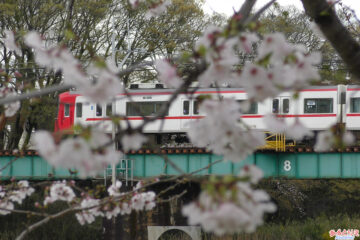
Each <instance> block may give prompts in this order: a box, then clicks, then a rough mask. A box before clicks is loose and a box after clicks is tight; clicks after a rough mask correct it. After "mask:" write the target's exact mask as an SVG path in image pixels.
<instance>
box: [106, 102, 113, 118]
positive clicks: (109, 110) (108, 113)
mask: <svg viewBox="0 0 360 240" xmlns="http://www.w3.org/2000/svg"><path fill="white" fill-rule="evenodd" d="M111 115H112V104H111V103H109V104H106V116H111Z"/></svg>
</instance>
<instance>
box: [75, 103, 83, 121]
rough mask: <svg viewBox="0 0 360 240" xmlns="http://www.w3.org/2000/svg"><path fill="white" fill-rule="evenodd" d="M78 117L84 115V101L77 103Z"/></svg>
mask: <svg viewBox="0 0 360 240" xmlns="http://www.w3.org/2000/svg"><path fill="white" fill-rule="evenodd" d="M76 117H77V118H81V117H82V103H76Z"/></svg>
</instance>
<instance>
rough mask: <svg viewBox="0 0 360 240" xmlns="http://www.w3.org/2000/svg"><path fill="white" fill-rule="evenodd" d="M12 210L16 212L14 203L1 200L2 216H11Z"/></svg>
mask: <svg viewBox="0 0 360 240" xmlns="http://www.w3.org/2000/svg"><path fill="white" fill-rule="evenodd" d="M11 210H14V204H13V203H12V202H10V201H1V200H0V215H7V214H10V213H11Z"/></svg>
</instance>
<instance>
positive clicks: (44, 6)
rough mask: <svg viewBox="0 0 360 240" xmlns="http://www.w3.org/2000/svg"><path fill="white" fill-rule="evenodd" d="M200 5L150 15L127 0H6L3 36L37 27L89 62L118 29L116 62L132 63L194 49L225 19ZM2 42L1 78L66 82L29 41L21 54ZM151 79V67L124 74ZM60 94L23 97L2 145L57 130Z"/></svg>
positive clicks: (30, 83)
mask: <svg viewBox="0 0 360 240" xmlns="http://www.w3.org/2000/svg"><path fill="white" fill-rule="evenodd" d="M201 5H202V1H198V0H187V1H185V2H184V1H180V0H175V1H174V5H173V6H172V7H171V8H170V9H169V14H168V15H164V16H162V17H160V18H157V19H147V18H146V17H145V12H146V9H144V8H143V9H138V10H136V11H134V10H133V9H132V7H131V6H130V5H129V3H128V2H127V1H126V0H100V1H98V0H91V1H88V0H70V1H68V0H58V1H51V2H49V1H45V0H38V1H26V0H3V1H2V2H0V20H1V23H0V36H1V37H4V30H5V29H11V30H12V31H15V32H16V33H17V34H18V35H17V36H21V35H22V34H24V33H26V32H28V31H37V32H39V33H40V34H42V35H43V36H44V37H45V38H46V39H47V44H49V45H57V44H63V45H64V46H66V47H67V48H68V49H69V50H70V51H71V52H72V53H73V54H74V56H75V57H76V58H78V59H79V60H80V61H81V62H82V63H83V64H84V65H85V67H86V66H87V64H88V63H89V62H90V59H93V58H94V57H98V58H99V60H100V59H110V56H111V55H112V54H113V49H112V44H113V39H112V37H113V35H114V40H115V41H114V43H115V59H114V60H115V62H116V63H117V64H119V63H120V62H122V61H124V63H125V66H126V65H133V64H137V63H139V62H141V61H143V60H145V59H154V58H159V57H160V56H166V57H173V56H174V55H176V54H177V53H178V52H179V51H183V50H186V49H189V50H190V49H191V48H192V46H193V44H194V41H195V40H196V39H197V38H198V36H199V35H200V34H201V32H202V31H203V30H204V28H205V27H206V26H207V25H208V24H210V23H211V22H216V21H218V22H219V20H218V19H220V17H219V16H213V17H211V18H210V17H208V16H206V15H205V14H204V12H203V11H202V9H201ZM0 46H1V48H2V50H1V52H0V58H1V59H0V68H3V69H4V71H5V73H6V74H5V73H3V74H2V78H1V80H2V81H3V82H4V81H5V82H9V81H10V82H14V84H16V89H17V91H18V92H19V93H24V92H26V91H28V90H32V89H35V88H44V87H48V86H52V85H56V84H59V83H61V82H62V74H61V73H60V72H53V71H49V70H47V69H44V68H42V67H39V66H38V65H37V64H36V63H35V62H34V55H33V52H32V50H30V49H29V48H27V47H26V46H25V45H24V44H21V47H22V50H21V54H20V55H15V54H14V53H13V52H10V51H8V49H6V47H5V45H4V43H3V42H0ZM101 61H102V60H101ZM149 79H154V74H153V73H152V72H151V71H141V72H134V73H133V74H128V75H126V76H124V82H125V83H127V82H130V81H145V82H146V81H149ZM57 97H58V93H57V92H55V93H53V94H49V95H47V96H42V97H41V98H38V99H32V100H31V101H30V100H26V101H23V102H22V105H21V109H20V111H19V112H18V113H17V114H16V116H14V117H13V118H11V119H6V127H4V128H3V129H2V131H1V132H0V149H5V148H6V149H16V148H19V147H20V146H19V143H21V145H22V146H23V148H25V147H26V146H27V145H28V143H29V140H30V137H31V133H32V131H33V130H35V129H47V130H50V131H51V130H53V129H54V125H53V124H54V119H55V117H56V109H57V105H58V103H57ZM21 138H23V142H20V139H21ZM5 143H6V144H5Z"/></svg>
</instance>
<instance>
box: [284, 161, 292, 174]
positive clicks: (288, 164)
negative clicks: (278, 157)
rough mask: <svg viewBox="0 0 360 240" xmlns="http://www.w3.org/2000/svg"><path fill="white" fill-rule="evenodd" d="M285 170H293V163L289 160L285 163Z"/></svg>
mask: <svg viewBox="0 0 360 240" xmlns="http://www.w3.org/2000/svg"><path fill="white" fill-rule="evenodd" d="M284 170H285V171H287V172H288V171H290V170H291V162H290V161H289V160H285V161H284Z"/></svg>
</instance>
